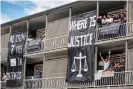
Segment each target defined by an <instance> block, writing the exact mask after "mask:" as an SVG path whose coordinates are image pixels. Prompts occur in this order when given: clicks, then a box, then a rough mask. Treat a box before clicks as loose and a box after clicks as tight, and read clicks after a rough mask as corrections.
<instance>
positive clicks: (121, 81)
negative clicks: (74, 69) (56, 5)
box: [1, 71, 133, 89]
mask: <svg viewBox="0 0 133 89" xmlns="http://www.w3.org/2000/svg"><path fill="white" fill-rule="evenodd" d="M1 85H2V89H6V87H5V82H1ZM128 85H133V71H126V72H115V73H114V76H113V77H103V78H101V79H100V80H94V81H93V82H88V83H66V82H65V76H62V77H53V78H52V77H50V78H42V79H27V80H25V84H24V87H25V88H24V89H38V88H39V89H40V88H42V89H44V88H46V89H50V88H53V89H56V88H57V89H64V88H84V87H92V88H97V87H104V86H110V87H111V86H112V87H113V86H115V87H118V86H128Z"/></svg>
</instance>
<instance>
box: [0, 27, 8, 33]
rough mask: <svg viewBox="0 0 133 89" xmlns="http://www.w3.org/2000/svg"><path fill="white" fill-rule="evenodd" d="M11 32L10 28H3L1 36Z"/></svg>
mask: <svg viewBox="0 0 133 89" xmlns="http://www.w3.org/2000/svg"><path fill="white" fill-rule="evenodd" d="M9 32H10V26H6V27H3V28H1V34H6V33H9Z"/></svg>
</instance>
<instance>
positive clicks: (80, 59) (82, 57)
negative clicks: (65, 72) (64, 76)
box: [71, 52, 88, 77]
mask: <svg viewBox="0 0 133 89" xmlns="http://www.w3.org/2000/svg"><path fill="white" fill-rule="evenodd" d="M76 60H78V61H79V65H76ZM82 60H84V65H83V68H82V63H81V62H82ZM78 66H79V68H78V69H79V70H78V74H77V77H82V76H83V75H82V73H81V71H85V72H86V71H88V65H87V61H86V56H82V53H81V52H80V53H79V56H78V57H74V61H73V64H72V68H71V71H72V72H75V71H77V67H78Z"/></svg>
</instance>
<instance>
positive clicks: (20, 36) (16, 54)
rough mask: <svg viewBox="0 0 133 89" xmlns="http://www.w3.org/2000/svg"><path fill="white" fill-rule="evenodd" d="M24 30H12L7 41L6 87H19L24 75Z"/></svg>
mask: <svg viewBox="0 0 133 89" xmlns="http://www.w3.org/2000/svg"><path fill="white" fill-rule="evenodd" d="M25 41H26V30H22V31H17V32H12V33H11V35H10V38H9V42H8V59H7V73H6V76H7V78H6V87H11V88H14V87H21V86H22V85H23V75H24V58H23V54H24V46H25Z"/></svg>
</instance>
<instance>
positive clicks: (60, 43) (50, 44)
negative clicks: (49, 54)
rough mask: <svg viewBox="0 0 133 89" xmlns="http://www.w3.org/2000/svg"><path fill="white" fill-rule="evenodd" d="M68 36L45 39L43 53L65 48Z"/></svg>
mask: <svg viewBox="0 0 133 89" xmlns="http://www.w3.org/2000/svg"><path fill="white" fill-rule="evenodd" d="M67 40H68V36H67V35H65V36H60V37H55V38H50V39H46V40H45V42H44V47H45V51H52V50H56V49H61V48H65V47H67V42H68V41H67Z"/></svg>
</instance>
